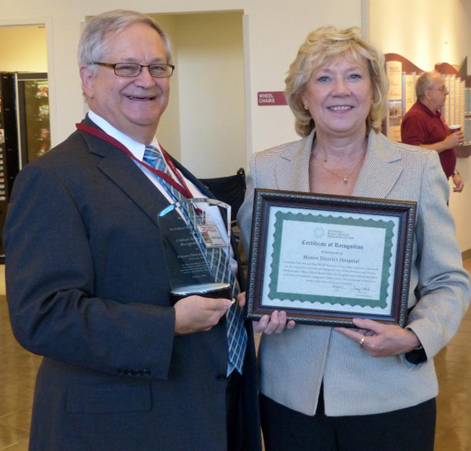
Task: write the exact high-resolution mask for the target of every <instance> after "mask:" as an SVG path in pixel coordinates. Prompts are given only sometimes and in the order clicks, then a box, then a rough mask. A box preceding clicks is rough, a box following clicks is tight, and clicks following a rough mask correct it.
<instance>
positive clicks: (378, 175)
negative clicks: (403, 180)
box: [353, 131, 403, 199]
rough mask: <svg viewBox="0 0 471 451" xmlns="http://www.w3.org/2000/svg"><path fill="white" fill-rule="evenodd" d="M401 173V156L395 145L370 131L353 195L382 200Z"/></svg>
mask: <svg viewBox="0 0 471 451" xmlns="http://www.w3.org/2000/svg"><path fill="white" fill-rule="evenodd" d="M402 171H403V168H402V163H401V155H400V153H399V152H398V150H397V149H396V147H395V145H394V144H393V143H391V142H390V141H389V140H388V139H387V138H386V137H385V136H383V135H381V134H380V133H375V132H374V131H371V132H370V134H369V136H368V149H367V152H366V157H365V163H364V164H363V168H362V170H361V172H360V176H359V177H358V180H357V183H356V185H355V189H354V190H353V195H354V196H356V197H372V198H378V199H384V198H386V197H387V196H388V194H389V193H390V191H391V189H392V188H393V186H394V185H395V183H396V181H397V179H398V178H399V176H400V175H401V173H402Z"/></svg>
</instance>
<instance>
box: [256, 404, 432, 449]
mask: <svg viewBox="0 0 471 451" xmlns="http://www.w3.org/2000/svg"><path fill="white" fill-rule="evenodd" d="M321 400H322V404H321V402H320V403H319V404H320V405H319V407H318V409H317V412H316V415H315V416H313V417H311V416H308V415H303V414H302V413H299V412H296V411H294V410H291V409H288V408H287V407H285V406H282V405H281V404H278V403H276V402H275V401H273V400H271V399H270V398H267V397H266V396H263V395H260V409H261V419H262V430H263V436H264V440H265V449H266V451H433V446H434V439H435V419H436V407H435V399H432V400H430V401H427V402H424V403H422V404H419V405H417V406H414V407H409V408H407V409H401V410H396V411H394V412H388V413H381V414H376V415H361V416H344V417H327V416H326V415H325V414H324V406H323V396H322V395H321V396H320V401H321Z"/></svg>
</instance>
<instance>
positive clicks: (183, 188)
mask: <svg viewBox="0 0 471 451" xmlns="http://www.w3.org/2000/svg"><path fill="white" fill-rule="evenodd" d="M75 126H76V127H77V130H80V131H82V132H85V133H88V134H90V135H93V136H96V137H97V138H100V139H102V140H103V141H106V142H108V143H110V144H112V145H113V146H115V147H117V148H118V149H120V150H122V151H123V152H124V153H125V154H126V155H128V156H129V157H130V158H132V159H133V160H135V161H137V162H138V163H139V164H140V165H142V166H144V167H146V168H147V169H148V170H149V171H150V172H152V174H154V175H156V176H157V177H159V178H161V179H163V180H165V181H166V182H167V183H168V184H170V185H172V186H173V187H174V188H175V189H176V190H178V191H179V192H180V193H181V194H182V195H183V196H184V197H186V198H187V199H192V198H193V194H191V191H190V190H189V189H188V186H187V184H186V183H185V180H184V178H183V177H182V176H181V175H180V172H179V171H178V170H177V168H176V166H175V164H174V163H173V161H172V159H171V158H170V156H169V155H168V153H167V151H166V150H164V149H163V147H162V146H161V150H162V155H163V157H164V159H165V161H166V163H167V164H168V166H169V167H170V169H171V170H172V172H173V173H174V174H175V176H176V177H177V178H178V180H179V182H180V183H177V182H176V181H175V180H174V179H172V177H170V176H169V175H168V174H166V173H165V172H162V171H159V170H158V169H155V168H153V167H152V166H150V165H149V164H147V163H146V162H145V161H140V160H139V159H137V158H136V157H135V156H134V155H133V153H132V152H131V151H130V150H129V149H128V148H127V147H126V146H124V145H123V144H121V143H120V142H119V141H118V140H117V139H115V138H113V137H112V136H110V135H108V133H105V132H104V131H103V130H100V129H98V128H95V127H92V126H90V125H87V124H83V123H80V124H75Z"/></svg>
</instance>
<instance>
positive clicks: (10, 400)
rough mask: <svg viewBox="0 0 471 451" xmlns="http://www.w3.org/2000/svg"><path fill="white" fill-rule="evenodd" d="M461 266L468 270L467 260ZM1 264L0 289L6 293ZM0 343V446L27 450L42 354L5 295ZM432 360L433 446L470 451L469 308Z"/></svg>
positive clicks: (438, 449) (470, 264)
mask: <svg viewBox="0 0 471 451" xmlns="http://www.w3.org/2000/svg"><path fill="white" fill-rule="evenodd" d="M465 267H466V269H467V270H468V272H469V271H471V260H467V261H466V262H465ZM1 269H2V274H1V275H0V276H1V277H0V280H1V283H0V293H5V291H4V286H2V284H3V267H2V268H1ZM0 343H1V345H0V451H5V450H8V451H27V450H28V436H29V424H30V413H31V405H32V397H33V389H34V379H35V375H36V371H37V369H38V366H39V364H40V362H41V357H38V356H35V355H33V354H30V353H29V352H27V351H25V350H24V349H22V348H21V347H20V346H19V345H18V343H17V342H16V341H15V339H14V338H13V336H12V333H11V328H10V324H9V321H8V311H7V305H6V299H5V296H4V295H0ZM435 364H436V367H437V373H438V378H439V382H440V394H439V396H438V399H437V406H438V420H437V433H436V446H435V451H471V313H470V312H469V311H468V313H467V315H466V317H465V319H464V321H463V323H462V325H461V328H460V330H459V332H458V334H457V335H456V336H455V337H454V339H453V340H452V341H451V343H450V344H449V345H448V346H447V347H446V348H445V349H443V350H442V351H441V352H440V354H439V355H438V356H437V357H436V359H435ZM84 451H86V450H84ZM103 451H111V450H103ZM188 451H191V450H188ZM378 451H380V450H378Z"/></svg>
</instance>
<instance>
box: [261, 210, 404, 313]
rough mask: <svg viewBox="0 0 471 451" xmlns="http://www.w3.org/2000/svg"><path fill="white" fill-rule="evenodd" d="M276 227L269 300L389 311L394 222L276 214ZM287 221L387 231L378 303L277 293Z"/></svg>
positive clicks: (345, 298) (324, 296) (366, 300)
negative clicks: (282, 244) (285, 222)
mask: <svg viewBox="0 0 471 451" xmlns="http://www.w3.org/2000/svg"><path fill="white" fill-rule="evenodd" d="M275 218H276V219H275V225H274V229H275V231H274V234H273V238H274V241H273V249H272V251H273V253H272V257H273V259H272V264H271V272H270V274H269V278H270V282H269V284H268V286H269V289H270V291H269V292H268V294H267V297H268V298H269V299H271V300H274V299H280V300H282V301H303V302H311V303H314V302H319V303H321V304H331V305H334V304H340V305H351V306H361V307H370V308H385V307H387V297H388V288H389V282H388V280H389V278H390V276H391V272H390V271H391V257H392V251H391V249H392V247H393V238H394V227H395V224H394V222H393V221H384V220H383V219H378V220H374V219H363V218H359V219H354V218H342V217H337V218H334V217H333V216H324V215H321V214H317V215H314V214H312V213H308V214H305V213H291V212H288V213H283V212H281V211H278V212H276V213H275ZM284 221H296V222H310V223H315V224H335V225H339V226H353V227H365V228H376V229H384V230H385V241H384V253H383V264H382V268H381V288H380V296H379V299H373V300H372V299H363V298H348V297H338V296H326V295H322V296H321V295H315V294H300V293H294V292H290V293H285V292H280V291H277V286H278V276H279V270H280V256H281V242H282V239H283V223H284Z"/></svg>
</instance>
